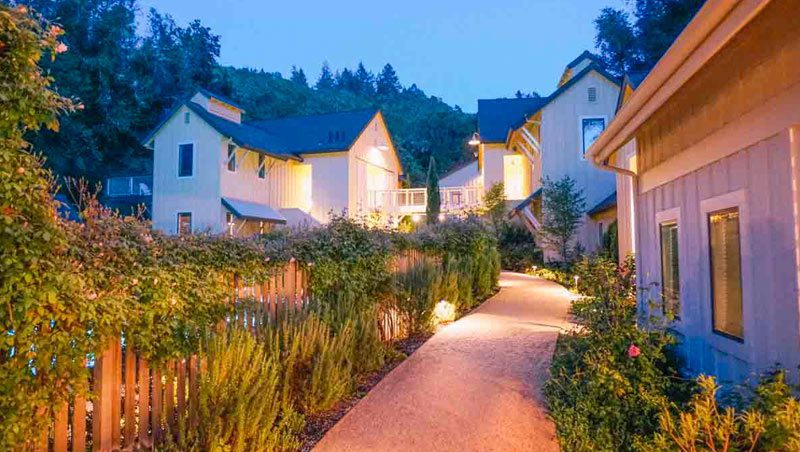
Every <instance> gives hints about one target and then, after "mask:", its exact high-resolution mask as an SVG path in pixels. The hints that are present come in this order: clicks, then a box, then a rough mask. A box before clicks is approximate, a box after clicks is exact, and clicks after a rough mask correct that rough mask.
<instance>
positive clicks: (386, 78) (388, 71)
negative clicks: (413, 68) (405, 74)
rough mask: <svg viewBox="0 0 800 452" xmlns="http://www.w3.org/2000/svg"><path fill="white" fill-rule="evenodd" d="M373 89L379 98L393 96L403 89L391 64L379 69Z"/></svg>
mask: <svg viewBox="0 0 800 452" xmlns="http://www.w3.org/2000/svg"><path fill="white" fill-rule="evenodd" d="M375 88H376V91H377V93H378V95H379V96H393V95H396V94H398V93H399V92H400V90H402V89H403V87H402V86H401V85H400V80H399V79H398V78H397V73H396V72H395V71H394V68H393V67H392V65H391V64H389V63H386V65H385V66H384V67H383V69H381V72H380V73H379V74H378V78H377V79H376V81H375Z"/></svg>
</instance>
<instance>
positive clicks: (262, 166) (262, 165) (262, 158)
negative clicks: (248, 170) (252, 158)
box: [258, 154, 267, 179]
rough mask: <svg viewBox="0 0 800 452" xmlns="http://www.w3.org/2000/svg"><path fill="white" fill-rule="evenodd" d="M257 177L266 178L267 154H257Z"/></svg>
mask: <svg viewBox="0 0 800 452" xmlns="http://www.w3.org/2000/svg"><path fill="white" fill-rule="evenodd" d="M258 178H259V179H266V178H267V156H266V155H264V154H258Z"/></svg>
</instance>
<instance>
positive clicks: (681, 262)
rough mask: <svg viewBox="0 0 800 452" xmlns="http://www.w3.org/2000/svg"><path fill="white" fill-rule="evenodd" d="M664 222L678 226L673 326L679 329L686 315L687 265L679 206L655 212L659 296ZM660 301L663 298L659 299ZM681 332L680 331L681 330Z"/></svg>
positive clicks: (683, 229) (661, 276)
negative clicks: (676, 284) (676, 303)
mask: <svg viewBox="0 0 800 452" xmlns="http://www.w3.org/2000/svg"><path fill="white" fill-rule="evenodd" d="M665 223H675V225H676V226H677V227H678V286H679V287H680V292H679V294H678V313H677V314H678V318H676V319H675V322H674V323H673V326H676V327H678V328H677V329H678V330H679V331H680V330H681V328H680V326H681V324H682V323H683V322H682V320H683V319H684V318H685V317H686V316H685V314H684V312H683V309H684V305H685V303H684V301H683V295H684V293H685V290H684V289H685V288H686V283H685V280H686V270H688V268H689V265H688V262H686V258H687V256H686V252H685V250H684V249H683V246H684V243H686V237H685V235H686V231H685V229H686V228H684V227H683V224H682V222H681V208H680V207H673V208H672V209H667V210H662V211H660V212H656V222H655V227H656V231H655V235H654V237H655V238H656V247H657V253H656V254H657V255H658V265H657V266H656V269H657V270H656V273H657V274H656V278H655V280H656V281H658V284H659V287H660V290H659V296H662V295H661V294H663V291H664V288H663V287H661V285H662V283H663V281H664V275H663V273H662V271H663V268H662V265H663V256H662V249H661V225H663V224H665ZM661 301H662V303H663V301H664V300H661ZM681 332H682V331H681Z"/></svg>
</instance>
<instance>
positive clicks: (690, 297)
mask: <svg viewBox="0 0 800 452" xmlns="http://www.w3.org/2000/svg"><path fill="white" fill-rule="evenodd" d="M790 154H791V144H790V132H789V130H785V131H783V132H781V133H779V134H777V135H774V136H771V137H769V138H766V139H763V140H761V141H759V142H757V143H755V144H753V145H751V146H748V147H746V148H744V149H741V150H739V151H737V152H735V153H733V154H730V155H728V156H727V157H725V158H722V159H720V160H716V161H714V162H712V163H709V164H707V165H705V166H703V167H701V168H699V169H697V170H695V171H692V172H690V173H688V174H684V175H682V176H680V177H678V178H675V179H673V180H670V181H669V182H667V183H664V184H662V185H659V186H658V187H655V188H653V189H650V190H648V191H646V192H643V193H639V194H638V195H637V205H636V209H637V212H636V213H637V217H636V222H637V225H636V227H637V237H636V243H637V244H638V247H639V249H638V250H637V265H638V278H639V281H638V283H639V287H641V288H650V295H649V296H648V295H646V294H643V295H642V296H641V297H640V300H639V303H640V307H641V308H642V309H646V306H647V305H646V303H647V301H648V300H647V299H648V298H650V299H656V298H657V297H658V291H659V289H658V287H656V286H655V285H657V284H659V283H660V277H661V269H660V249H659V248H660V241H659V229H658V224H657V220H656V218H657V216H658V214H659V212H664V211H668V210H670V209H677V210H678V211H679V212H680V219H679V224H678V230H679V239H678V240H679V258H680V260H679V263H680V290H681V305H682V306H681V320H679V321H677V322H676V324H675V327H674V329H675V331H676V334H677V335H678V337H679V338H680V343H681V347H682V350H683V352H684V355H685V357H686V359H687V365H688V368H689V369H690V370H691V371H692V372H695V373H701V372H702V373H710V374H714V375H717V376H718V377H719V378H720V379H722V380H729V381H741V380H742V379H744V378H746V377H748V376H750V375H751V374H752V373H754V372H760V371H764V370H766V369H768V368H769V367H771V366H774V365H776V364H780V365H782V366H785V367H789V368H791V367H792V366H797V365H798V364H799V362H798V360H799V358H800V328H799V327H800V318H798V317H799V316H800V313H799V311H798V273H797V271H798V269H797V264H796V259H797V256H796V245H797V244H796V239H795V213H794V208H793V207H794V203H795V201H796V200H794V199H793V194H792V184H793V181H794V179H793V177H792V171H793V169H792V166H791V165H790V161H791V155H790ZM794 171H797V169H794ZM728 194H733V195H731V196H732V197H737V196H738V197H739V198H740V199H741V200H742V205H741V212H740V234H741V237H742V240H741V259H742V287H743V289H742V300H743V320H744V341H743V342H737V341H734V340H731V339H729V338H726V337H723V336H721V335H718V334H716V333H713V331H712V328H713V326H712V314H711V309H712V304H711V287H710V286H711V279H710V268H709V265H710V264H709V255H708V252H709V248H708V243H706V242H707V232H706V229H705V227H706V226H705V224H706V223H705V222H707V221H708V220H707V213H706V212H703V211H702V210H701V209H702V208H701V206H702V204H703V203H704V201H705V200H711V199H715V198H718V197H721V196H725V195H728Z"/></svg>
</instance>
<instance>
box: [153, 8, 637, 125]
mask: <svg viewBox="0 0 800 452" xmlns="http://www.w3.org/2000/svg"><path fill="white" fill-rule="evenodd" d="M140 5H141V7H142V11H141V12H140V16H141V17H140V20H143V19H144V18H145V15H146V11H147V10H148V9H149V8H150V7H155V8H156V9H158V10H159V11H161V12H163V13H168V14H170V15H172V16H173V17H174V18H175V19H176V21H177V22H178V23H179V24H180V25H185V24H186V23H188V22H189V21H190V20H193V19H200V20H201V21H202V22H203V24H204V25H206V26H209V27H211V29H212V31H213V32H214V33H216V34H218V35H220V36H221V42H222V52H221V57H220V63H221V64H223V65H233V66H239V67H242V66H245V67H252V68H260V69H264V70H266V71H278V72H281V73H283V74H284V76H288V74H289V70H290V68H291V66H292V65H293V64H294V65H297V66H299V67H302V68H303V69H304V70H305V71H306V74H307V75H308V78H309V80H310V81H311V82H312V83H313V82H314V81H316V78H317V77H318V76H319V69H320V66H321V65H322V62H323V61H325V60H327V61H328V62H329V64H330V65H331V67H332V68H333V69H334V70H336V69H339V68H342V67H345V66H347V67H351V68H354V67H355V66H356V65H357V64H358V62H359V61H363V62H364V65H365V66H366V67H367V68H368V69H370V70H372V71H373V72H377V71H379V70H380V68H381V67H383V65H384V64H385V63H387V62H389V63H391V64H392V65H393V66H394V68H395V70H396V71H397V73H398V76H399V77H400V82H401V83H402V84H403V85H404V86H406V85H410V84H411V83H416V84H417V86H419V87H420V88H421V89H423V90H424V91H425V92H426V93H427V94H429V95H435V96H439V97H442V98H443V99H444V100H445V101H446V102H448V103H450V104H457V105H459V106H461V107H462V108H463V109H464V110H465V111H470V112H474V111H475V110H476V109H477V99H480V98H494V97H510V96H513V94H514V93H515V92H516V91H517V90H522V91H525V92H528V91H537V92H539V93H540V94H542V95H547V94H549V93H550V92H551V91H552V90H553V89H555V86H556V83H557V82H558V78H559V76H560V74H561V71H562V70H563V68H564V66H565V65H566V64H567V63H568V62H569V61H570V60H572V59H573V58H574V57H576V56H577V55H578V54H579V53H580V52H582V51H583V50H586V49H589V50H593V48H594V24H593V20H594V19H595V18H596V17H597V15H598V13H599V12H600V10H601V9H602V8H603V7H604V6H614V7H621V6H624V5H625V0H459V1H454V0H405V1H400V2H380V1H369V2H368V1H360V0H331V1H318V0H314V1H302V0H300V1H298V0H294V1H286V0H283V1H275V0H272V1H265V0H140Z"/></svg>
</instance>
